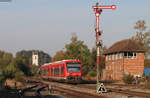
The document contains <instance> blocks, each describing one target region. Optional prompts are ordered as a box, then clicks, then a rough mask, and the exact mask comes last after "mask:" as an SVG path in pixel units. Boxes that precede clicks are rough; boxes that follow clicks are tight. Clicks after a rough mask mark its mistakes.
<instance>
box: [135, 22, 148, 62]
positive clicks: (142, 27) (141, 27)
mask: <svg viewBox="0 0 150 98" xmlns="http://www.w3.org/2000/svg"><path fill="white" fill-rule="evenodd" d="M134 29H135V30H137V31H136V35H135V36H134V37H133V39H134V40H137V41H138V42H139V43H140V44H142V45H143V46H144V49H145V51H146V53H145V57H146V59H148V58H150V56H149V55H150V30H149V31H147V30H146V29H147V26H146V22H145V21H144V20H138V21H137V22H136V24H135V26H134Z"/></svg>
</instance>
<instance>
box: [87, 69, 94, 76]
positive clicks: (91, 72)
mask: <svg viewBox="0 0 150 98" xmlns="http://www.w3.org/2000/svg"><path fill="white" fill-rule="evenodd" d="M95 76H96V71H94V70H92V71H90V72H88V74H87V77H95Z"/></svg>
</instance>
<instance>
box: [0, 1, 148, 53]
mask: <svg viewBox="0 0 150 98" xmlns="http://www.w3.org/2000/svg"><path fill="white" fill-rule="evenodd" d="M97 1H99V2H101V4H102V5H112V4H116V5H117V7H118V8H117V10H103V12H102V15H101V17H100V26H101V27H100V28H101V30H102V31H103V35H102V37H101V39H102V40H103V42H104V44H105V45H106V46H108V47H109V46H110V45H112V44H113V43H114V42H116V41H119V40H122V39H126V38H129V37H132V36H133V35H134V33H133V32H135V30H134V29H133V26H134V24H135V22H136V21H137V20H140V19H144V20H145V21H146V23H147V26H148V27H149V28H150V6H149V4H150V1H149V0H12V1H11V2H0V50H5V51H7V52H12V53H16V52H17V51H20V50H22V49H25V50H30V49H39V50H43V51H45V52H47V53H49V54H50V55H54V54H55V52H56V51H58V50H62V49H63V47H64V46H65V44H67V43H69V41H70V37H71V35H72V33H74V32H76V33H77V35H78V38H79V39H80V40H83V41H84V42H85V43H86V44H87V45H88V47H89V48H90V49H91V48H92V47H94V44H95V32H94V24H95V16H94V12H93V10H92V8H91V6H92V5H94V4H95V3H96V2H97Z"/></svg>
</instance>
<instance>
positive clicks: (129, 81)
mask: <svg viewBox="0 0 150 98" xmlns="http://www.w3.org/2000/svg"><path fill="white" fill-rule="evenodd" d="M133 81H134V77H133V76H132V75H130V74H129V75H124V76H123V82H124V83H125V84H132V83H133Z"/></svg>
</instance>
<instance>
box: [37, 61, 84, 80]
mask: <svg viewBox="0 0 150 98" xmlns="http://www.w3.org/2000/svg"><path fill="white" fill-rule="evenodd" d="M40 74H41V77H42V78H44V79H49V80H57V81H58V80H59V81H63V82H80V81H81V80H82V64H81V62H80V61H79V60H62V61H57V62H53V63H48V64H44V65H42V66H41V67H40Z"/></svg>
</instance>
